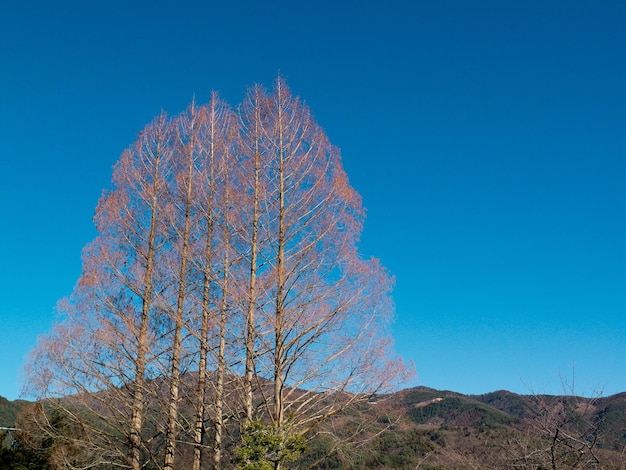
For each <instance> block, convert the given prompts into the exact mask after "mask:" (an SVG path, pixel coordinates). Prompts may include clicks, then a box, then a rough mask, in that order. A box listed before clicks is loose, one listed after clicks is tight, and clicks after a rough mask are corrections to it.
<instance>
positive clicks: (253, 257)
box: [243, 105, 261, 427]
mask: <svg viewBox="0 0 626 470" xmlns="http://www.w3.org/2000/svg"><path fill="white" fill-rule="evenodd" d="M259 114H260V113H259V108H258V105H257V107H256V109H255V110H254V118H255V119H254V126H255V129H254V135H255V144H254V145H255V148H254V188H253V193H252V198H253V202H252V203H253V209H252V239H251V241H250V285H249V290H248V295H249V298H248V311H247V314H246V333H245V334H246V370H245V380H244V397H245V403H244V406H245V412H246V416H245V421H244V423H243V424H244V427H245V426H246V425H247V424H249V423H250V422H252V416H253V408H252V380H253V371H254V342H255V339H256V330H255V325H254V322H255V319H254V317H255V311H256V276H257V256H258V252H257V250H258V246H257V238H258V232H259V173H260V165H261V162H260V160H261V156H260V149H259V138H258V135H259V119H260V116H259Z"/></svg>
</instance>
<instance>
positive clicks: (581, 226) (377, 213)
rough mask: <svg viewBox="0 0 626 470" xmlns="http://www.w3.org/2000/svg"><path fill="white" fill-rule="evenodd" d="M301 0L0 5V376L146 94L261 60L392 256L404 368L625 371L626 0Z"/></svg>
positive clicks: (488, 375) (193, 84)
mask: <svg viewBox="0 0 626 470" xmlns="http://www.w3.org/2000/svg"><path fill="white" fill-rule="evenodd" d="M296 3H300V2H286V1H285V2H258V1H254V2H253V1H249V2H248V1H246V2H242V1H232V2H204V1H203V2H200V1H198V2H178V1H177V2H174V1H171V2H165V1H151V2H122V1H108V2H69V1H63V0H58V1H55V2H33V1H28V0H25V1H23V2H2V3H1V4H0V64H1V65H0V70H1V72H0V129H1V130H0V162H1V166H0V175H1V177H2V184H1V185H0V201H2V219H1V220H2V227H1V228H2V229H1V230H0V260H1V264H0V395H2V396H5V397H8V398H10V399H14V398H16V397H17V396H18V394H19V389H20V385H19V381H20V379H19V374H20V371H21V368H22V366H23V363H24V359H25V356H26V355H27V353H28V351H29V350H30V349H31V348H32V347H33V346H34V344H35V341H36V338H37V335H39V334H42V333H45V332H46V331H48V330H49V328H50V326H51V324H52V322H53V321H55V319H56V318H55V314H54V305H55V303H56V301H57V300H58V299H60V298H61V297H63V296H65V295H67V294H69V293H70V292H71V290H72V288H73V285H74V283H75V282H76V280H77V279H78V277H79V275H80V265H81V261H80V255H81V249H82V247H83V246H84V245H85V244H87V243H88V242H89V241H90V240H91V239H92V238H93V237H94V236H95V234H96V232H95V229H94V227H93V224H92V221H91V219H92V216H93V212H94V209H95V207H96V204H97V201H98V198H99V196H100V194H101V192H102V190H103V189H104V188H107V187H108V186H109V182H110V178H111V170H112V165H113V164H114V163H115V162H116V160H117V159H118V157H119V155H120V153H121V152H122V150H123V149H124V148H125V147H127V146H128V145H130V144H131V143H132V142H133V141H134V139H135V137H136V135H137V133H138V132H139V131H140V130H141V128H142V127H143V126H144V125H145V124H146V123H148V122H149V121H150V120H151V119H152V117H154V116H155V115H156V114H158V113H159V111H160V110H161V109H164V110H166V111H167V112H169V113H170V114H176V113H178V112H180V111H182V110H183V109H184V108H185V107H186V106H187V104H188V103H189V102H190V101H191V99H192V97H193V96H194V95H195V97H196V100H197V101H201V102H205V101H207V100H208V97H209V94H210V92H211V90H216V91H217V92H219V93H220V95H221V96H222V97H223V98H225V99H226V100H227V101H229V102H231V103H232V104H236V103H238V102H239V101H240V100H241V98H242V97H243V94H244V91H245V88H246V87H248V86H250V85H253V84H255V83H262V84H267V85H270V84H271V83H272V81H273V80H274V78H275V77H276V75H277V73H278V72H279V71H280V73H281V74H282V75H283V76H284V77H285V79H286V80H287V82H288V84H289V85H290V87H291V88H292V90H293V92H294V93H295V94H298V95H300V96H301V97H302V98H303V99H304V100H305V101H306V102H307V103H308V104H309V106H310V107H311V108H312V111H313V113H314V115H315V116H316V118H317V120H318V122H319V123H320V124H321V125H322V127H324V128H325V129H326V132H327V134H328V136H329V137H330V139H331V141H332V142H333V143H334V144H335V145H337V146H338V147H340V148H341V149H342V154H343V161H344V166H345V168H346V171H347V172H348V175H349V177H350V181H351V183H352V184H353V185H354V186H355V188H356V189H357V190H358V191H359V193H360V194H361V195H362V196H363V200H364V204H365V206H366V207H367V209H368V218H367V220H366V224H365V230H364V233H363V236H362V244H361V249H362V252H363V254H364V255H365V256H370V255H373V256H376V257H379V258H380V259H381V260H382V262H383V264H384V265H386V266H387V267H388V268H389V269H390V271H391V272H392V273H393V274H394V275H395V276H396V282H397V284H396V290H395V296H394V297H395V302H396V310H397V321H396V324H395V326H394V336H395V338H396V344H397V350H398V352H399V353H400V354H401V355H402V356H403V357H404V358H405V359H407V360H412V361H414V363H415V366H416V369H417V373H418V379H417V380H416V381H414V382H413V383H411V384H408V385H417V384H420V385H425V386H429V387H434V388H439V389H451V390H455V391H459V392H462V393H472V394H475V393H485V392H489V391H493V390H497V389H508V390H511V391H514V392H518V393H530V392H532V391H534V392H547V393H561V392H562V387H561V379H560V376H566V377H570V378H571V375H572V371H574V374H575V381H576V383H575V387H576V391H577V392H579V393H586V394H591V393H594V392H595V391H597V390H600V389H601V390H602V391H603V393H604V394H612V393H616V392H619V391H626V373H625V369H624V364H625V363H626V314H625V310H626V218H625V208H626V191H625V187H624V181H626V34H624V24H626V4H625V3H624V2H621V1H614V2H611V1H606V2H594V1H588V2H579V1H567V2H565V1H563V2H558V1H553V2H544V1H500V0H497V1H496V0H493V1H476V2H469V1H453V0H449V1H443V0H442V1H427V0H424V1H418V0H414V1H408V0H407V1H400V0H387V1H385V2H376V1H371V2H363V1H332V2H331V1H316V2H306V3H305V2H301V3H302V4H298V5H297V4H296ZM0 424H1V423H0Z"/></svg>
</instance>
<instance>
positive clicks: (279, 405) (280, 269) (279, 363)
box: [273, 82, 285, 468]
mask: <svg viewBox="0 0 626 470" xmlns="http://www.w3.org/2000/svg"><path fill="white" fill-rule="evenodd" d="M277 94H278V96H277V97H276V100H277V105H278V110H277V111H278V184H279V188H278V204H279V206H278V253H277V260H276V318H275V322H276V323H275V327H274V333H275V344H274V400H275V402H274V413H273V418H274V424H275V425H276V426H277V427H278V428H280V427H281V426H282V424H283V420H284V411H285V410H284V403H283V387H284V376H283V374H284V362H283V359H284V357H283V356H284V351H283V346H284V338H283V321H284V298H283V297H284V294H285V161H284V159H285V155H284V148H283V122H282V119H283V115H282V106H283V103H282V97H281V89H280V82H279V83H278V90H277ZM277 468H278V467H277Z"/></svg>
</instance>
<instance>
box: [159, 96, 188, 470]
mask: <svg viewBox="0 0 626 470" xmlns="http://www.w3.org/2000/svg"><path fill="white" fill-rule="evenodd" d="M191 113H192V116H191V119H192V124H191V129H190V132H191V142H190V148H189V155H188V159H189V160H188V167H187V181H186V185H185V196H184V197H185V212H184V222H183V232H182V234H181V237H182V242H183V246H182V253H181V257H180V272H179V277H178V295H177V299H176V314H175V317H174V340H173V341H174V342H173V344H172V371H171V373H172V376H171V383H170V399H169V410H168V420H167V429H166V434H165V464H164V466H163V469H164V470H172V469H173V467H174V458H175V451H176V438H177V435H178V429H177V426H178V395H179V391H180V357H181V349H182V329H183V320H184V318H183V316H184V305H185V291H186V283H187V280H186V278H187V261H188V257H189V254H188V251H189V230H190V219H191V197H192V194H191V193H192V187H193V152H194V136H193V133H194V132H195V130H194V119H195V115H194V114H195V108H194V106H193V104H192V108H191ZM174 223H175V222H174Z"/></svg>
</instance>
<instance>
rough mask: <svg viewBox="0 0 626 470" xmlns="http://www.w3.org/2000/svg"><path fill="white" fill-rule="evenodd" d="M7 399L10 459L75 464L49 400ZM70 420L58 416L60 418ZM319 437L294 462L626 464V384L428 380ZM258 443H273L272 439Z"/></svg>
mask: <svg viewBox="0 0 626 470" xmlns="http://www.w3.org/2000/svg"><path fill="white" fill-rule="evenodd" d="M0 403H1V404H2V407H1V408H0V409H1V410H2V412H3V413H4V415H5V416H16V414H17V412H20V415H19V416H18V417H17V418H16V419H15V420H14V421H10V422H8V423H9V424H11V425H16V426H19V427H20V428H22V429H24V431H22V432H17V433H14V434H15V438H16V439H17V441H16V442H17V445H16V447H15V448H14V449H13V450H10V449H9V440H7V439H5V440H4V447H3V450H2V454H1V455H2V461H1V462H2V464H3V466H2V468H6V469H22V468H28V469H32V470H36V469H40V468H41V469H44V468H65V467H63V465H62V463H61V462H63V461H64V459H63V456H64V455H66V454H71V455H73V453H75V452H80V451H81V450H80V449H79V448H77V447H72V445H71V444H70V443H69V442H68V441H67V440H62V439H59V440H57V441H55V440H51V439H49V438H48V439H47V438H45V437H43V436H41V435H38V434H37V433H38V431H37V427H35V426H33V422H32V420H33V418H34V417H36V416H37V409H38V407H39V406H40V405H41V404H31V403H27V402H8V401H7V400H4V399H3V400H0ZM6 410H11V411H10V413H11V414H9V413H7V412H6ZM190 411H192V410H191V409H190V408H189V409H185V410H184V412H185V413H187V412H190ZM6 423H7V422H5V424H6ZM67 424H68V423H63V422H62V420H59V421H58V422H57V423H56V425H57V426H58V427H59V428H63V426H65V425H67ZM74 431H77V430H76V429H74ZM237 432H238V431H237V429H235V428H230V430H229V433H228V435H229V436H232V437H235V436H236V434H237ZM5 436H6V434H5ZM309 437H310V439H309V441H308V443H307V444H306V445H305V446H303V450H304V452H303V453H302V455H301V456H300V458H299V459H298V460H297V461H296V462H293V464H292V466H291V467H290V468H297V469H306V468H315V469H335V468H336V469H341V468H347V469H370V468H378V469H383V468H397V469H415V468H421V469H431V470H434V469H441V470H443V469H470V468H480V469H494V470H495V469H506V468H511V469H513V468H517V469H523V470H531V469H532V470H536V469H538V468H545V469H605V470H609V469H615V470H617V469H620V470H622V469H624V468H625V465H626V458H625V455H624V449H625V448H626V393H622V394H618V395H613V396H609V397H596V398H583V397H576V396H550V395H517V394H514V393H511V392H507V391H498V392H493V393H489V394H486V395H480V396H468V395H462V394H459V393H455V392H451V391H439V390H434V389H429V388H424V387H418V388H413V389H407V390H402V391H399V392H396V393H394V394H391V395H384V396H376V397H371V399H370V400H369V401H367V402H362V403H359V404H358V405H355V406H354V407H352V408H350V409H347V410H345V411H344V412H343V413H342V414H340V415H338V416H336V417H334V418H333V419H332V420H330V421H328V422H326V423H325V424H324V425H322V426H320V427H319V428H318V429H316V430H314V431H312V434H311V436H309ZM232 444H233V442H232V440H231V437H229V438H228V439H227V442H226V445H225V447H226V449H227V452H226V455H225V456H224V463H223V466H222V468H236V465H237V464H236V463H234V462H233V461H232V457H233V455H234V454H233V451H234V447H233V445H232ZM256 444H258V445H259V446H260V447H263V446H264V445H267V442H265V443H262V442H259V441H257V442H256ZM74 457H75V456H74ZM179 458H180V462H181V464H180V465H185V462H186V461H187V459H189V460H190V459H191V453H187V452H185V451H184V450H181V454H180V455H179ZM95 468H101V469H105V468H107V467H106V466H97V467H95ZM149 468H152V467H149ZM180 468H183V467H180ZM202 468H211V467H209V466H208V464H207V466H206V467H202ZM241 468H245V467H241Z"/></svg>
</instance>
